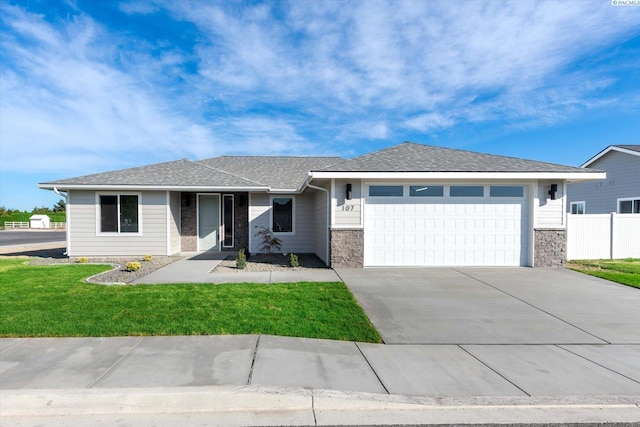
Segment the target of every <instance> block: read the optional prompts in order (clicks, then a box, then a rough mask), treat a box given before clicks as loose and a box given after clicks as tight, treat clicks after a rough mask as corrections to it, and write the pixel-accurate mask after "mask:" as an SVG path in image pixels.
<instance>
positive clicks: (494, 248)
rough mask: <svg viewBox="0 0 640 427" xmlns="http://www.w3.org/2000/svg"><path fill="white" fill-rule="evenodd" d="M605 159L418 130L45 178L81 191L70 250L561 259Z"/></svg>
mask: <svg viewBox="0 0 640 427" xmlns="http://www.w3.org/2000/svg"><path fill="white" fill-rule="evenodd" d="M605 176H606V175H605V173H604V172H601V171H596V170H591V169H584V168H575V167H570V166H562V165H556V164H550V163H542V162H537V161H531V160H523V159H517V158H510V157H502V156H495V155H489V154H482V153H475V152H470V151H462V150H454V149H447V148H440V147H433V146H427V145H421V144H414V143H410V142H405V143H402V144H399V145H396V146H393V147H390V148H386V149H383V150H380V151H376V152H373V153H370V154H366V155H364V156H361V157H357V158H354V159H351V160H346V159H340V158H337V157H270V156H265V157H245V156H239V157H234V156H222V157H215V158H212V159H207V160H202V161H189V160H186V159H185V160H178V161H174V162H168V163H160V164H154V165H149V166H142V167H137V168H131V169H125V170H120V171H114V172H106V173H100V174H96V175H88V176H82V177H78V178H71V179H64V180H60V181H55V182H47V183H42V184H40V185H39V186H40V188H43V189H49V190H54V191H57V192H60V191H64V192H66V193H67V230H68V238H67V253H68V255H69V256H133V255H143V254H152V255H172V254H178V253H180V252H192V251H225V250H229V251H236V250H238V249H240V248H243V247H248V248H249V250H250V251H251V252H257V251H258V248H259V242H258V240H257V238H256V236H255V234H256V232H257V231H259V230H260V229H261V228H262V227H266V228H270V229H272V230H273V232H274V233H275V235H277V237H279V238H280V239H281V240H282V242H283V245H282V251H283V252H285V253H286V252H295V253H315V254H316V255H318V257H320V258H321V259H322V260H323V261H325V262H326V263H327V264H328V265H331V266H332V267H363V266H365V267H369V266H438V265H443V266H444V265H447V266H448V265H490V266H521V265H522V266H559V265H562V264H563V263H564V260H565V251H566V197H565V194H566V185H567V183H568V182H572V181H582V180H594V179H602V178H604V177H605Z"/></svg>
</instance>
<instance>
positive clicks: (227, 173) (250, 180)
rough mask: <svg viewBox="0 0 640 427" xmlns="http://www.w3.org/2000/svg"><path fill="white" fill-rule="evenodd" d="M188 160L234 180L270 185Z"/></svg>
mask: <svg viewBox="0 0 640 427" xmlns="http://www.w3.org/2000/svg"><path fill="white" fill-rule="evenodd" d="M186 160H187V161H189V162H191V163H194V164H196V165H199V166H202V167H203V168H207V169H211V170H214V171H216V172H222V173H224V174H226V175H229V176H232V177H234V178H240V179H243V180H245V181H248V182H252V183H254V184H258V185H263V186H265V187H268V185H266V184H264V183H262V182H258V181H254V180H252V179H249V178H246V177H244V176H241V175H236V174H234V173H231V172H227V171H226V170H223V169H218V168H214V167H213V166H209V165H205V164H202V163H200V161H195V160H188V159H186ZM205 160H206V159H205Z"/></svg>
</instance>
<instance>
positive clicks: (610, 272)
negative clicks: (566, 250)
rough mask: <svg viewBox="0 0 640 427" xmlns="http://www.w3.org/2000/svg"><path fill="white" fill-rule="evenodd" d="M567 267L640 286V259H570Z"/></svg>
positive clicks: (625, 283) (624, 283) (635, 286)
mask: <svg viewBox="0 0 640 427" xmlns="http://www.w3.org/2000/svg"><path fill="white" fill-rule="evenodd" d="M567 268H570V269H571V270H576V271H580V272H582V273H586V274H590V275H592V276H596V277H600V278H603V279H607V280H611V281H612V282H617V283H622V284H623V285H628V286H633V287H634V288H640V259H631V258H629V259H614V260H606V259H600V260H584V261H570V262H568V263H567Z"/></svg>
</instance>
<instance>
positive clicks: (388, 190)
mask: <svg viewBox="0 0 640 427" xmlns="http://www.w3.org/2000/svg"><path fill="white" fill-rule="evenodd" d="M402 196H403V187H402V185H370V186H369V197H402Z"/></svg>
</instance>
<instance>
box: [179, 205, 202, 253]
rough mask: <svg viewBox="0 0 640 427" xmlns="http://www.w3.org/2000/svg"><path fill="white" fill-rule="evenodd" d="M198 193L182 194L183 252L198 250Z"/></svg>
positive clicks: (181, 226) (181, 242) (181, 236)
mask: <svg viewBox="0 0 640 427" xmlns="http://www.w3.org/2000/svg"><path fill="white" fill-rule="evenodd" d="M196 206H197V203H196V194H195V193H181V194H180V244H181V250H182V252H195V251H197V250H198V236H197V233H198V225H197V224H196V221H197V218H198V216H197V211H196V209H197V208H196Z"/></svg>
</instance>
